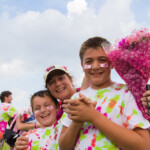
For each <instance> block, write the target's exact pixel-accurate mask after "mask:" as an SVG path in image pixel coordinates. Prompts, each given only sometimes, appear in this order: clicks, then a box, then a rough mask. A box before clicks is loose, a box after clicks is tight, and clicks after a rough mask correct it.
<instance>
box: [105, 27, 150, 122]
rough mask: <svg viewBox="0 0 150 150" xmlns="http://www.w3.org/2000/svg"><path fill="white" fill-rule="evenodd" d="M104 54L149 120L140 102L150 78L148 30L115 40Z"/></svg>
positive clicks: (134, 32)
mask: <svg viewBox="0 0 150 150" xmlns="http://www.w3.org/2000/svg"><path fill="white" fill-rule="evenodd" d="M104 50H105V49H104ZM105 51H106V50H105ZM106 53H107V55H108V58H109V59H110V61H111V63H112V65H113V66H114V68H115V70H116V71H117V73H118V74H119V75H120V77H121V78H122V79H123V80H124V81H125V83H126V84H127V86H128V88H129V89H130V91H131V92H132V94H133V95H134V98H135V101H136V103H137V105H138V108H139V109H140V110H141V112H142V113H143V116H144V117H145V118H146V119H148V120H150V115H148V114H146V113H145V109H146V107H145V106H143V105H142V102H141V100H140V99H141V97H143V93H144V92H145V91H146V84H147V82H148V80H149V78H150V33H149V32H148V29H147V28H141V29H138V30H134V31H133V32H132V33H131V34H130V35H128V36H126V37H125V38H123V39H121V40H120V41H118V40H116V41H115V43H114V45H113V46H111V47H110V49H109V50H107V51H106Z"/></svg>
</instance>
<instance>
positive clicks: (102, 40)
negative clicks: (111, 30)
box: [79, 36, 110, 63]
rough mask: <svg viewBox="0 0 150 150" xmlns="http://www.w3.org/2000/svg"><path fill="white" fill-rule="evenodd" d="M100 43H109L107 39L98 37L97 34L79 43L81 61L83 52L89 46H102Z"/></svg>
mask: <svg viewBox="0 0 150 150" xmlns="http://www.w3.org/2000/svg"><path fill="white" fill-rule="evenodd" d="M102 43H107V44H110V42H109V41H108V40H107V39H105V38H102V37H99V36H96V37H92V38H89V39H88V40H86V41H85V42H83V44H82V45H81V48H80V51H79V56H80V60H81V63H82V62H83V56H84V54H85V52H86V51H87V50H88V49H89V48H97V47H101V48H103V46H102Z"/></svg>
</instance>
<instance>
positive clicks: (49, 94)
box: [30, 90, 59, 113]
mask: <svg viewBox="0 0 150 150" xmlns="http://www.w3.org/2000/svg"><path fill="white" fill-rule="evenodd" d="M36 96H38V97H45V96H47V97H49V98H50V99H51V100H52V101H53V102H54V103H55V105H56V106H58V105H59V103H58V101H57V99H56V98H55V97H53V96H52V95H51V93H50V92H49V91H48V90H41V91H38V92H36V93H34V94H33V95H32V96H31V100H30V105H31V108H32V112H33V113H34V109H33V99H34V98H35V97H36Z"/></svg>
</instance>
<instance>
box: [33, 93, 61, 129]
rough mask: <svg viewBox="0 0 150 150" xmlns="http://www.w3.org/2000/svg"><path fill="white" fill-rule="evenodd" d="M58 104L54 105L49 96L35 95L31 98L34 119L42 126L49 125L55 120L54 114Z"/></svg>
mask: <svg viewBox="0 0 150 150" xmlns="http://www.w3.org/2000/svg"><path fill="white" fill-rule="evenodd" d="M58 109H59V106H57V107H56V105H55V103H54V102H53V101H52V100H51V99H50V97H47V96H44V97H39V96H36V97H35V98H34V99H33V111H34V115H35V118H36V120H37V121H38V122H39V123H40V124H41V126H42V127H49V126H51V125H53V124H54V123H55V122H56V115H57V111H58Z"/></svg>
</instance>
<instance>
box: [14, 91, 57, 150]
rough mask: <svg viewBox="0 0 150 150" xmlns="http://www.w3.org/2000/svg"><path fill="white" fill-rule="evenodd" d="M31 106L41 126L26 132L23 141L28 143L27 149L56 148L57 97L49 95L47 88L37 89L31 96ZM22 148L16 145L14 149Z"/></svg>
mask: <svg viewBox="0 0 150 150" xmlns="http://www.w3.org/2000/svg"><path fill="white" fill-rule="evenodd" d="M31 107H32V111H33V114H34V115H35V118H36V120H37V121H38V122H39V123H40V125H41V128H38V129H34V130H30V131H28V132H27V135H26V137H27V138H26V139H27V140H26V141H24V142H26V143H28V149H32V150H37V149H51V147H53V148H55V149H57V146H58V144H57V133H58V123H57V119H56V116H57V111H58V110H59V104H58V101H57V99H56V98H54V97H53V96H51V94H50V92H48V91H47V90H43V91H39V92H36V93H35V94H33V96H32V97H31ZM24 135H25V133H24ZM24 148H25V147H22V148H20V147H16V150H17V149H24Z"/></svg>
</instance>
